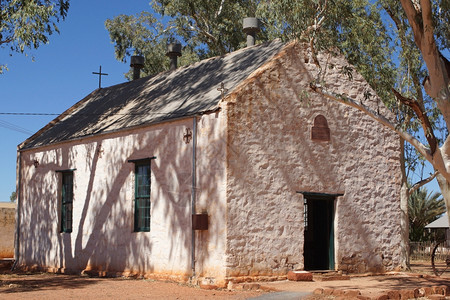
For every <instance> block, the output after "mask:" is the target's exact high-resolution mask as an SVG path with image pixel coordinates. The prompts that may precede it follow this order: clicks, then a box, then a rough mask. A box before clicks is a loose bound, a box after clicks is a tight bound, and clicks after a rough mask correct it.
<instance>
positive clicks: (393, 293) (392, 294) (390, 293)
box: [387, 291, 400, 300]
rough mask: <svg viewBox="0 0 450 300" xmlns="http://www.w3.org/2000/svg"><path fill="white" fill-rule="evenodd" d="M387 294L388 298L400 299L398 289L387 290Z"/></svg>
mask: <svg viewBox="0 0 450 300" xmlns="http://www.w3.org/2000/svg"><path fill="white" fill-rule="evenodd" d="M387 295H388V297H389V299H396V300H399V299H400V292H399V291H388V292H387Z"/></svg>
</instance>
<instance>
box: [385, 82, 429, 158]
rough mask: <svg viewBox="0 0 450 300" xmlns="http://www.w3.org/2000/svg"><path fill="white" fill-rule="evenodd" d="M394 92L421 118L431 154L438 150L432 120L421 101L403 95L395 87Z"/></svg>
mask: <svg viewBox="0 0 450 300" xmlns="http://www.w3.org/2000/svg"><path fill="white" fill-rule="evenodd" d="M392 92H393V93H394V95H395V97H397V99H398V100H400V102H402V103H403V104H404V105H406V106H409V107H410V108H411V109H412V110H413V111H414V113H415V114H416V116H417V117H418V118H419V120H420V124H421V125H422V129H423V132H424V134H425V137H426V139H427V141H428V144H429V145H430V152H431V153H430V154H431V155H433V154H434V153H435V152H436V148H437V146H438V143H437V140H436V137H435V135H434V132H433V128H432V127H431V123H430V120H429V119H428V116H427V115H426V114H425V112H424V111H423V110H422V107H421V105H420V104H419V102H417V101H414V100H413V99H410V98H407V97H404V96H402V95H401V94H400V93H399V92H397V91H396V90H395V89H392Z"/></svg>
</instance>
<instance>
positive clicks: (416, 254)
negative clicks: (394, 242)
mask: <svg viewBox="0 0 450 300" xmlns="http://www.w3.org/2000/svg"><path fill="white" fill-rule="evenodd" d="M434 245H435V243H434V242H410V243H409V254H410V259H411V260H420V261H423V260H425V261H431V253H432V252H433V247H434Z"/></svg>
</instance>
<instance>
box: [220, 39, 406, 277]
mask: <svg viewBox="0 0 450 300" xmlns="http://www.w3.org/2000/svg"><path fill="white" fill-rule="evenodd" d="M319 58H320V60H321V62H322V64H323V66H325V65H327V66H328V68H327V69H326V75H325V78H324V79H325V82H326V83H327V85H328V88H329V89H331V90H333V91H335V92H338V93H345V94H347V95H349V96H351V97H355V98H356V99H359V100H361V101H365V102H366V104H368V105H370V106H372V107H375V108H376V107H377V105H379V104H378V103H377V101H376V99H372V100H364V92H365V91H368V90H370V88H369V87H368V85H367V84H366V83H365V81H364V80H363V78H362V77H361V76H359V75H358V74H356V73H354V74H353V80H351V81H349V80H348V79H347V78H346V77H345V76H344V75H343V74H342V73H341V67H340V66H343V65H347V64H346V62H345V61H344V60H343V59H342V58H336V57H332V56H328V55H323V56H320V57H319ZM316 74H317V67H316V66H315V65H314V64H313V63H312V60H311V59H310V57H309V54H308V51H307V50H306V49H305V48H304V47H302V46H301V45H298V44H295V43H292V44H290V45H289V46H287V47H286V48H285V49H284V50H283V51H282V52H281V53H280V54H279V55H278V56H277V57H276V59H275V60H273V61H271V62H269V63H268V64H266V65H265V66H263V67H262V68H261V69H259V70H258V71H257V72H255V73H254V74H253V75H252V76H251V77H250V78H249V79H247V81H246V82H244V83H242V84H241V86H240V87H239V88H238V89H237V90H236V91H235V92H234V93H233V94H231V95H230V96H229V97H228V98H227V99H225V101H224V102H223V103H222V106H223V107H224V108H226V110H227V111H228V154H227V205H228V214H227V232H228V243H227V275H228V276H229V277H230V278H231V277H233V278H235V277H245V276H250V277H252V276H269V275H280V274H285V273H286V272H287V270H290V269H303V267H304V258H303V243H304V238H303V230H304V228H303V226H304V225H303V222H304V218H303V213H304V207H303V196H302V195H301V194H299V193H297V191H308V192H317V193H331V194H334V193H343V194H344V196H342V197H338V199H337V201H336V208H335V209H336V212H335V225H334V231H335V261H336V264H335V267H336V269H338V270H345V271H351V272H366V271H383V270H391V269H393V268H396V267H397V266H399V265H400V263H401V261H402V259H403V258H402V257H401V253H400V249H399V247H398V245H399V243H400V239H401V236H400V217H401V213H400V196H399V193H400V163H399V145H400V142H399V139H398V137H397V136H396V135H395V134H394V133H392V132H390V131H389V130H388V129H386V128H384V127H383V126H382V125H380V124H378V123H377V122H375V121H373V120H372V119H370V118H369V117H367V116H366V115H364V114H363V113H361V112H359V111H358V110H356V109H354V108H351V107H349V106H345V105H342V104H339V103H337V102H333V101H331V100H327V99H324V98H323V97H321V96H319V95H318V94H315V93H314V92H312V91H311V90H310V89H309V83H310V82H311V81H312V80H313V79H314V78H315V75H316ZM370 91H371V90H370ZM371 92H372V94H373V95H374V94H375V93H374V92H373V91H371ZM379 109H380V110H381V111H383V110H385V108H383V107H382V105H381V108H379ZM318 115H323V116H325V118H326V119H327V121H328V126H329V129H330V132H331V139H330V141H315V140H312V139H311V127H312V126H313V121H314V118H315V117H316V116H318Z"/></svg>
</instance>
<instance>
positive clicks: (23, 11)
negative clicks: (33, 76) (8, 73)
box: [0, 0, 69, 74]
mask: <svg viewBox="0 0 450 300" xmlns="http://www.w3.org/2000/svg"><path fill="white" fill-rule="evenodd" d="M68 10H69V0H66V1H64V0H34V1H19V0H0V48H9V51H10V54H12V53H25V50H26V49H37V48H38V47H39V46H40V45H41V44H46V43H48V41H49V36H50V35H52V34H53V33H54V32H57V33H59V29H58V26H57V23H58V22H59V21H60V20H64V19H65V17H66V16H67V11H68ZM4 70H7V67H6V65H2V64H0V74H1V73H3V71H4Z"/></svg>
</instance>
